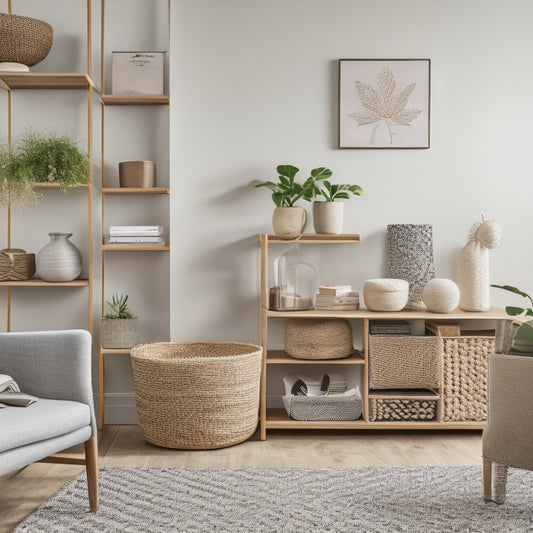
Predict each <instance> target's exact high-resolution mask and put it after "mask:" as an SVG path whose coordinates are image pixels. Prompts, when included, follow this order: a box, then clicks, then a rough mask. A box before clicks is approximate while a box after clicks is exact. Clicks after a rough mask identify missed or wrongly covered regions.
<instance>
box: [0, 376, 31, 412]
mask: <svg viewBox="0 0 533 533" xmlns="http://www.w3.org/2000/svg"><path fill="white" fill-rule="evenodd" d="M35 401H37V398H36V397H35V396H31V395H30V394H24V393H23V392H20V387H19V386H18V384H17V382H16V381H15V380H14V379H13V378H12V377H11V376H8V375H7V374H0V408H2V407H5V406H6V405H16V406H18V407H27V406H28V405H31V404H32V403H34V402H35Z"/></svg>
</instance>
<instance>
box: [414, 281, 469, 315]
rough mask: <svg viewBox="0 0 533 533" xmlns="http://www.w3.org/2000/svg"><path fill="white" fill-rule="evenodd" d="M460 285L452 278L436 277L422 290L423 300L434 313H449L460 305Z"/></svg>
mask: <svg viewBox="0 0 533 533" xmlns="http://www.w3.org/2000/svg"><path fill="white" fill-rule="evenodd" d="M459 297H460V291H459V287H458V286H457V285H456V284H455V283H454V282H453V281H452V280H451V279H443V278H435V279H432V280H431V281H429V282H428V283H427V285H426V286H425V287H424V290H423V291H422V301H423V302H424V303H425V304H426V307H427V308H428V311H431V312H432V313H449V312H451V311H453V310H454V309H455V308H456V307H457V306H458V305H459Z"/></svg>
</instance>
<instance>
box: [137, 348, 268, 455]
mask: <svg viewBox="0 0 533 533" xmlns="http://www.w3.org/2000/svg"><path fill="white" fill-rule="evenodd" d="M262 351H263V350H262V348H261V347H260V346H256V345H254V344H246V343H238V342H157V343H152V344H142V345H138V346H135V347H134V348H133V349H132V350H131V361H132V366H133V376H134V383H135V403H136V406H137V417H138V424H139V429H140V431H141V434H142V435H143V437H144V438H145V439H146V440H147V441H148V442H151V443H152V444H155V445H156V446H162V447H165V448H179V449H187V450H196V449H200V450H207V449H215V448H224V447H226V446H231V445H233V444H237V443H239V442H242V441H244V440H246V439H248V438H249V437H251V436H252V435H253V433H254V432H255V430H256V427H257V421H258V412H259V385H260V377H261V360H262V357H261V356H262Z"/></svg>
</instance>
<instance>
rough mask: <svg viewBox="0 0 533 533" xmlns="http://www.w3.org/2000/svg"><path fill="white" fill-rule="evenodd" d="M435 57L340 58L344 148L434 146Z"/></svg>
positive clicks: (340, 121) (342, 139) (340, 117)
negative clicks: (431, 117) (432, 94)
mask: <svg viewBox="0 0 533 533" xmlns="http://www.w3.org/2000/svg"><path fill="white" fill-rule="evenodd" d="M430 71H431V61H430V60H429V59H339V148H429V114H430V75H431V73H430Z"/></svg>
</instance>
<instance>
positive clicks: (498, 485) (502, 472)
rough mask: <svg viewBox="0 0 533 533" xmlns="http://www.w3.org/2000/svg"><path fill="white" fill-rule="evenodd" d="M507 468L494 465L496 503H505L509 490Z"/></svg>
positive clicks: (498, 464)
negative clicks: (507, 489) (507, 490)
mask: <svg viewBox="0 0 533 533" xmlns="http://www.w3.org/2000/svg"><path fill="white" fill-rule="evenodd" d="M507 470H508V468H507V466H505V465H502V464H500V463H494V498H493V500H494V501H495V502H496V503H504V502H505V493H506V488H507Z"/></svg>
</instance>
